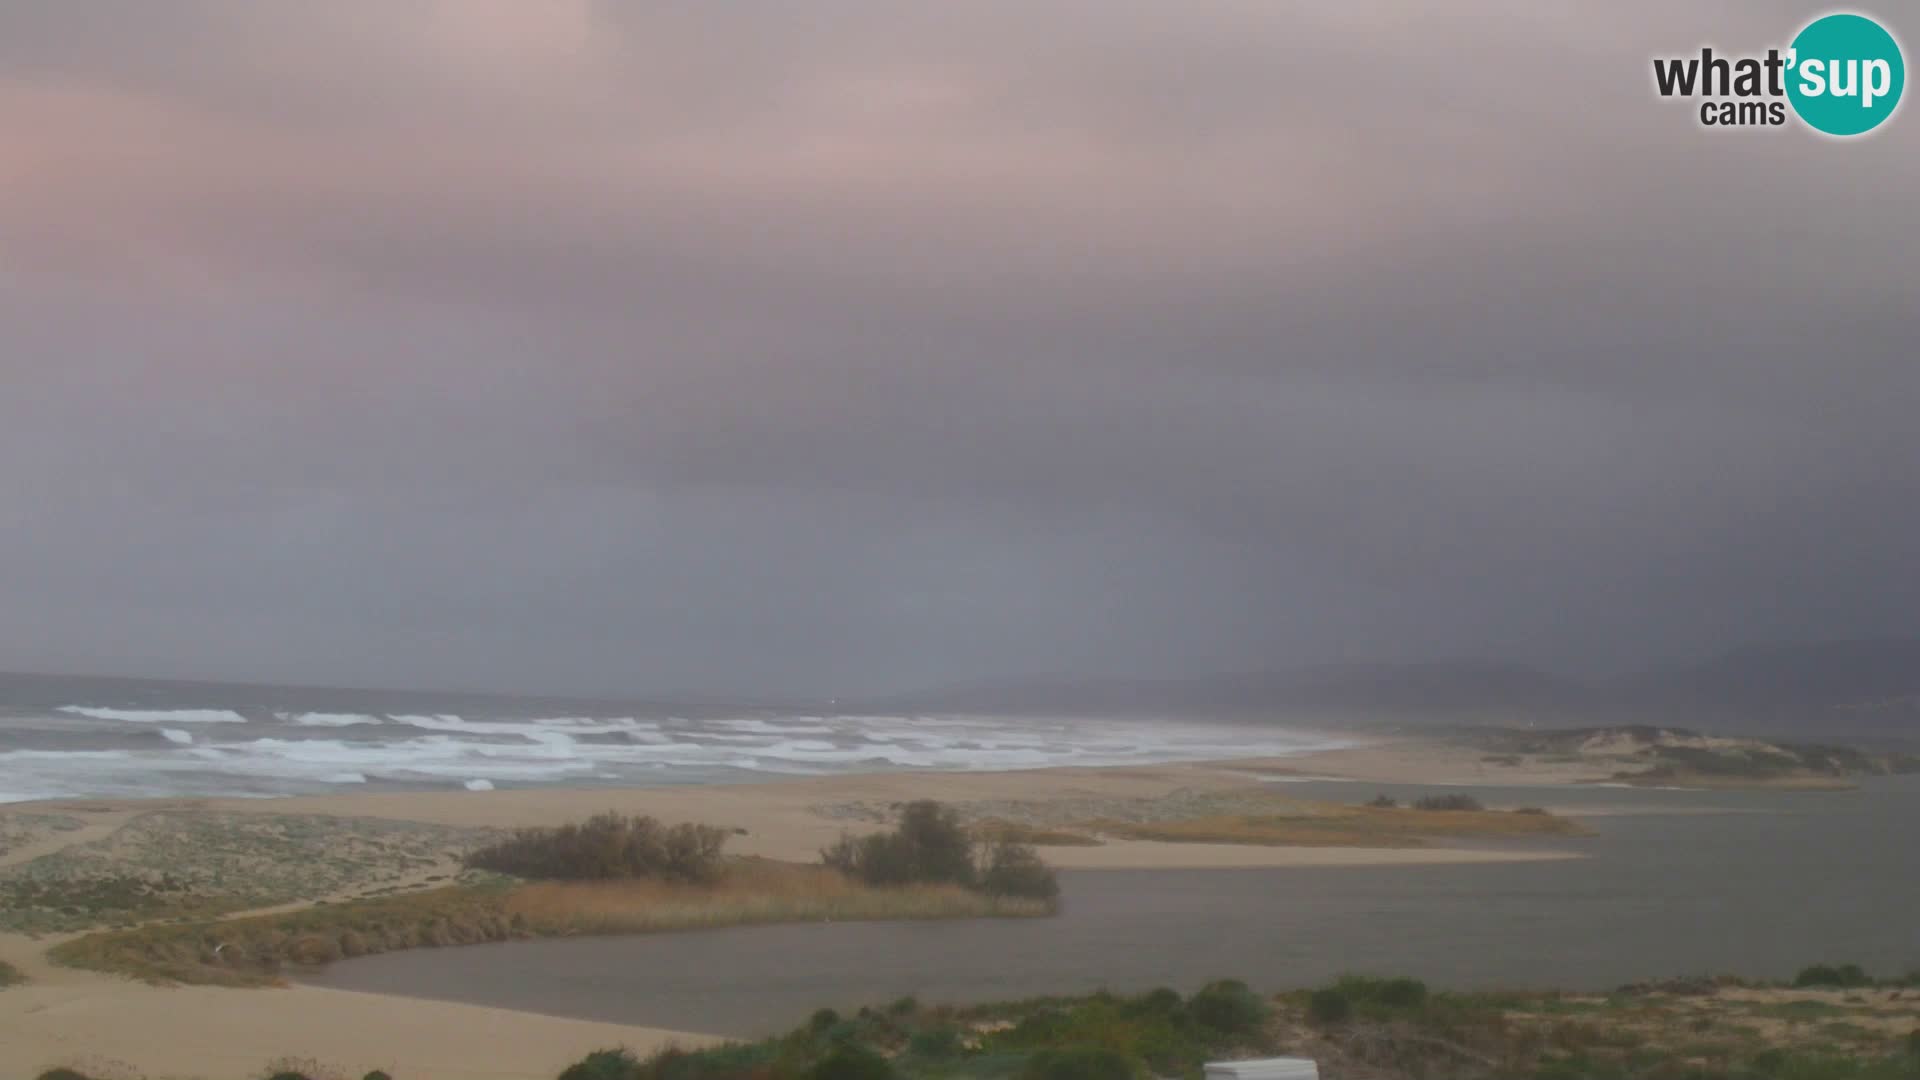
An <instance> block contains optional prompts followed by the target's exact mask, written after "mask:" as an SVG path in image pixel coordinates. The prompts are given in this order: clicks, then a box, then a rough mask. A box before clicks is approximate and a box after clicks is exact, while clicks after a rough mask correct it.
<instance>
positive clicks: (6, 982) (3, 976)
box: [0, 960, 27, 990]
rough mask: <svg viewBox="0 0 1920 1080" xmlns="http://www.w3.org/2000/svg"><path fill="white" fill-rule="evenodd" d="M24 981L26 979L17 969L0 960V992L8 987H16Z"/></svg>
mask: <svg viewBox="0 0 1920 1080" xmlns="http://www.w3.org/2000/svg"><path fill="white" fill-rule="evenodd" d="M26 981H27V977H26V976H25V975H22V974H21V973H20V969H19V968H17V967H14V966H13V965H12V964H9V963H7V962H6V961H5V960H0V990H4V989H6V988H7V987H9V986H18V985H20V984H21V983H23V982H26Z"/></svg>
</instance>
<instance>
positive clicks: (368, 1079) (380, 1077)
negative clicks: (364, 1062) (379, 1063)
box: [360, 1069, 393, 1080]
mask: <svg viewBox="0 0 1920 1080" xmlns="http://www.w3.org/2000/svg"><path fill="white" fill-rule="evenodd" d="M360 1080H393V1076H392V1075H391V1074H390V1073H388V1072H387V1070H385V1069H375V1070H373V1071H372V1072H370V1073H368V1074H367V1075H365V1076H363V1077H361V1078H360Z"/></svg>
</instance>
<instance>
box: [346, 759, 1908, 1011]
mask: <svg viewBox="0 0 1920 1080" xmlns="http://www.w3.org/2000/svg"><path fill="white" fill-rule="evenodd" d="M1586 798H1588V799H1590V800H1592V801H1593V803H1594V805H1595V807H1596V809H1599V810H1601V811H1602V812H1600V813H1597V814H1596V815H1595V816H1594V817H1592V818H1590V819H1588V820H1589V822H1590V823H1591V824H1592V825H1593V826H1594V827H1595V829H1596V831H1597V833H1598V835H1596V836H1594V837H1592V838H1590V839H1589V840H1586V841H1583V842H1582V844H1583V847H1584V849H1585V850H1586V851H1587V853H1588V854H1589V855H1590V856H1591V857H1590V858H1585V859H1574V860H1565V861H1552V862H1512V863H1487V864H1478V865H1457V866H1379V867H1312V868H1307V867H1301V868H1285V869H1258V870H1083V871H1069V872H1066V873H1063V874H1062V886H1063V898H1064V905H1063V911H1062V913H1061V914H1060V915H1059V916H1057V917H1054V918H1050V919H1007V920H976V921H958V922H910V923H884V922H877V923H838V924H805V925H794V924H789V925H778V926H750V927H736V928H728V929H721V930H710V931H698V932H690V933H673V934H658V935H651V936H640V937H623V938H591V939H568V940H548V941H527V942H511V943H507V944H500V945H481V946H469V947H462V948H452V949H427V950H416V951H410V952H397V953H388V954H384V955H380V956H371V957H364V958H361V959H357V960H352V961H348V962H344V963H341V964H337V965H334V966H333V967H332V968H330V969H328V970H327V971H325V972H322V973H320V974H318V975H316V976H313V977H312V978H311V979H310V980H309V981H311V982H313V983H316V984H318V985H324V986H332V987H338V988H342V989H352V990H365V991H374V992H381V993H393V994H403V995H413V996H420V997H428V998H440V999H447V1000H455V1001H464V1002H470V1003H476V1004H484V1005H491V1006H497V1007H504V1008H512V1009H520V1010H526V1011H530V1012H541V1013H549V1014H554V1015H561V1016H569V1017H577V1018H581V1019H592V1020H605V1021H613V1022H619V1023H631V1024H640V1025H645V1026H650V1027H660V1028H669V1029H675V1030H683V1031H699V1032H706V1033H711V1034H716V1035H729V1036H740V1037H755V1036H763V1035H768V1034H773V1033H776V1032H780V1031H784V1030H786V1029H788V1028H791V1027H793V1026H795V1025H797V1024H799V1023H801V1022H803V1021H805V1020H806V1018H807V1017H808V1016H809V1015H810V1014H811V1013H812V1012H813V1010H815V1009H817V1008H820V1007H823V1006H831V1007H834V1008H839V1009H843V1010H844V1009H849V1008H857V1007H859V1006H861V1005H871V1004H881V1003H884V1002H886V1001H889V1000H892V999H893V998H896V997H900V996H902V995H907V994H912V995H914V996H916V997H918V998H919V999H920V1000H921V1001H923V1002H955V1003H959V1002H975V1001H989V1000H999V999H1007V998H1019V997H1027V996H1032V995H1036V994H1052V993H1085V992H1088V991H1091V990H1095V989H1099V988H1101V987H1106V988H1110V989H1113V990H1116V991H1136V990H1145V989H1150V988H1152V987H1155V986H1162V985H1166V986H1173V987H1175V988H1177V989H1181V990H1192V989H1194V988H1195V987H1197V986H1198V985H1200V984H1201V983H1203V982H1205V981H1207V980H1209V979H1213V978H1219V977H1226V976H1233V977H1239V978H1243V979H1246V980H1248V981H1249V982H1251V983H1253V984H1255V985H1257V986H1260V987H1263V988H1268V989H1282V988H1288V987H1298V986H1307V985H1311V984H1314V983H1318V982H1321V981H1324V980H1326V979H1329V978H1331V977H1333V976H1336V975H1339V974H1342V973H1347V972H1368V973H1377V974H1407V975H1415V976H1418V977H1421V978H1424V979H1426V980H1428V981H1429V982H1430V983H1432V984H1434V985H1436V986H1442V987H1450V988H1470V987H1471V988H1485V987H1500V986H1508V987H1513V986H1533V987H1561V988H1566V989H1574V990H1604V989H1609V988H1612V987H1615V986H1619V985H1622V984H1625V983H1629V982H1635V981H1639V980H1644V979H1648V978H1656V977H1664V976H1674V975H1690V974H1701V973H1729V974H1738V975H1744V976H1749V977H1753V978H1772V979H1777V978H1785V977H1788V976H1791V975H1792V973H1793V972H1794V971H1796V970H1798V969H1799V968H1800V967H1802V966H1804V965H1807V964H1812V963H1819V962H1857V963H1862V964H1864V965H1866V966H1868V967H1869V969H1871V970H1875V971H1879V972H1881V973H1884V974H1893V973H1897V972H1900V971H1905V970H1908V969H1910V968H1915V967H1920V918H1916V917H1915V915H1914V912H1916V911H1920V859H1915V858H1914V857H1913V855H1912V852H1911V847H1910V843H1909V842H1908V841H1907V840H1906V839H1904V838H1905V837H1906V836H1907V835H1908V830H1909V829H1910V828H1911V823H1912V822H1913V821H1916V820H1920V783H1915V782H1913V781H1911V780H1903V781H1887V782H1875V783H1871V784H1868V785H1866V786H1865V787H1864V788H1863V789H1862V790H1860V791H1858V792H1846V793H1821V794H1780V793H1752V794H1730V793H1710V794H1709V793H1701V794H1698V795H1688V796H1677V795H1675V794H1674V793H1670V792H1660V793H1644V792H1618V793H1606V794H1599V793H1596V794H1594V795H1591V796H1587V797H1586ZM1607 807H1613V808H1614V809H1615V810H1616V811H1617V810H1619V809H1621V808H1634V809H1636V811H1637V812H1631V813H1628V812H1613V813H1607V812H1604V811H1605V809H1606V808H1607ZM1663 808H1665V809H1664V810H1663ZM1712 809H1720V810H1737V811H1744V812H1739V813H1708V812H1703V811H1706V810H1712ZM1667 811H1670V812H1667Z"/></svg>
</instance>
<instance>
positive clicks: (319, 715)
mask: <svg viewBox="0 0 1920 1080" xmlns="http://www.w3.org/2000/svg"><path fill="white" fill-rule="evenodd" d="M273 715H274V716H276V717H278V718H280V719H281V720H285V721H287V722H288V723H291V724H298V725H300V726H301V727H352V726H353V725H355V724H378V723H382V721H381V719H380V718H379V717H377V716H368V715H367V714H365V713H330V712H308V713H274V714H273Z"/></svg>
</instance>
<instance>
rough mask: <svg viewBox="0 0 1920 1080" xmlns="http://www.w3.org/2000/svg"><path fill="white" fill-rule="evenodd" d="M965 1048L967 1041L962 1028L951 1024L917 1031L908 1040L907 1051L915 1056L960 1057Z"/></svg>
mask: <svg viewBox="0 0 1920 1080" xmlns="http://www.w3.org/2000/svg"><path fill="white" fill-rule="evenodd" d="M964 1049H966V1041H965V1039H964V1038H962V1036H961V1034H960V1029H959V1028H956V1027H953V1026H951V1025H946V1026H942V1027H937V1028H928V1029H926V1030H925V1031H916V1032H914V1033H913V1037H912V1038H911V1039H908V1040H907V1052H908V1053H910V1054H912V1055H913V1056H915V1057H923V1058H935V1059H943V1058H952V1057H959V1056H960V1052H961V1051H962V1050H964Z"/></svg>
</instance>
